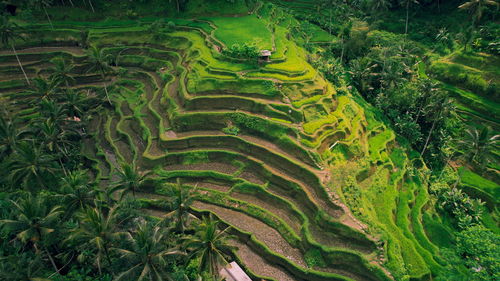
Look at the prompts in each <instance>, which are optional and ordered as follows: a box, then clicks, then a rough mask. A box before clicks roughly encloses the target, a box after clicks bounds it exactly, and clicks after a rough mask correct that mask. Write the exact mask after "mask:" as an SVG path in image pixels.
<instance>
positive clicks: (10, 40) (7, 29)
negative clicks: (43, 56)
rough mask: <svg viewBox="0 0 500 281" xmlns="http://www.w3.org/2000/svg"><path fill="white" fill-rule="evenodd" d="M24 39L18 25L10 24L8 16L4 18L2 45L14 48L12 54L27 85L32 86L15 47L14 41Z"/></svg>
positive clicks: (1, 36)
mask: <svg viewBox="0 0 500 281" xmlns="http://www.w3.org/2000/svg"><path fill="white" fill-rule="evenodd" d="M22 38H23V37H22V36H21V34H20V33H19V28H18V26H17V24H15V23H13V22H10V21H9V18H8V17H7V16H3V17H2V24H1V25H0V39H1V42H2V45H3V46H4V47H6V46H10V47H11V48H12V52H13V53H14V55H15V56H16V59H17V63H18V64H19V67H20V68H21V71H22V72H23V75H24V78H25V79H26V83H28V85H29V84H30V80H29V79H28V75H26V71H24V68H23V64H22V63H21V60H19V56H18V55H17V52H16V47H15V46H14V41H15V40H16V39H22Z"/></svg>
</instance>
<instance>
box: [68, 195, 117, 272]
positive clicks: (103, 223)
mask: <svg viewBox="0 0 500 281" xmlns="http://www.w3.org/2000/svg"><path fill="white" fill-rule="evenodd" d="M96 205H98V204H96ZM79 217H80V226H79V227H78V228H76V229H75V230H74V231H73V232H72V233H71V234H70V236H69V237H68V239H67V241H68V242H73V243H77V245H80V247H88V248H89V249H96V250H97V255H96V265H97V269H98V270H99V274H102V263H101V261H102V260H103V259H106V261H107V262H108V266H110V267H111V265H112V261H111V256H110V252H109V250H110V248H111V246H112V245H113V243H114V241H115V240H116V239H119V237H120V235H121V234H122V233H121V232H119V231H118V226H117V216H116V207H113V208H111V209H109V211H107V212H106V213H105V212H104V211H103V210H102V209H101V208H99V207H93V208H86V209H85V210H83V211H82V212H81V213H80V215H79Z"/></svg>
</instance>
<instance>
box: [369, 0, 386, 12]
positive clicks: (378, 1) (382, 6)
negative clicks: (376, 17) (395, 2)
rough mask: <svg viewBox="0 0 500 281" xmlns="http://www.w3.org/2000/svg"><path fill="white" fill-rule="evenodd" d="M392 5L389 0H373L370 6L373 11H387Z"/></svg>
mask: <svg viewBox="0 0 500 281" xmlns="http://www.w3.org/2000/svg"><path fill="white" fill-rule="evenodd" d="M390 7H391V1H389V0H371V1H370V8H371V10H372V11H373V12H385V11H387V10H389V8H390Z"/></svg>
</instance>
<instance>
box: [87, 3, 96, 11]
mask: <svg viewBox="0 0 500 281" xmlns="http://www.w3.org/2000/svg"><path fill="white" fill-rule="evenodd" d="M88 1H89V4H90V8H91V9H92V13H95V10H94V5H92V1H91V0H88Z"/></svg>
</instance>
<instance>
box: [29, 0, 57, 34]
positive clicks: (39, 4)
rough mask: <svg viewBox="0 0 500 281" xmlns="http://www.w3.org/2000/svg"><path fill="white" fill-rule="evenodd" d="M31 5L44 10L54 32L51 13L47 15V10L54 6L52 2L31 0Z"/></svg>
mask: <svg viewBox="0 0 500 281" xmlns="http://www.w3.org/2000/svg"><path fill="white" fill-rule="evenodd" d="M30 5H32V6H35V7H38V8H40V9H42V10H43V12H44V13H45V16H46V17H47V20H48V21H49V24H50V28H51V29H52V30H54V25H53V24H52V20H51V19H50V16H49V13H47V8H48V7H50V6H51V5H52V0H31V3H30Z"/></svg>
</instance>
